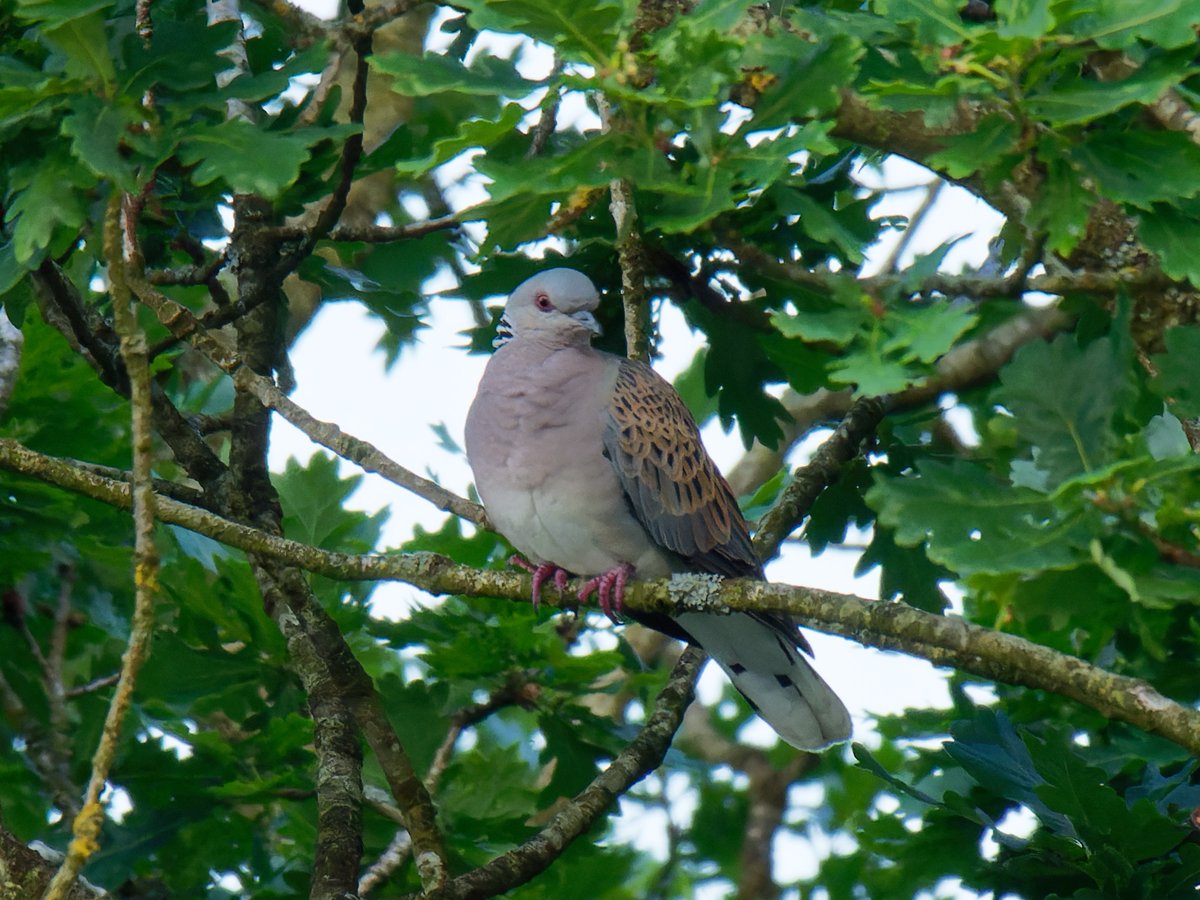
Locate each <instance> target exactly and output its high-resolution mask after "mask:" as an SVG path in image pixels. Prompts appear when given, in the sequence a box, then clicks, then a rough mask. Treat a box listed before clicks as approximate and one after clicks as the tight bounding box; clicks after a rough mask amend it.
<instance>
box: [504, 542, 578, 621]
mask: <svg viewBox="0 0 1200 900" xmlns="http://www.w3.org/2000/svg"><path fill="white" fill-rule="evenodd" d="M508 564H509V565H510V566H517V567H518V568H521V569H524V570H525V571H526V572H529V573H531V574H532V575H533V597H532V600H533V609H534V612H536V611H537V608H538V607H539V606H541V605H542V585H543V584H545V582H546V579H547V578H553V580H554V586H555V587H556V588H558V592H559V594H561V593H562V592H563V591H564V590H566V588H567V579H568V578H569V577H570V574H571V573H569V572H568V571H567V570H566V569H563V568H560V567H559V566H556V565H555V564H554V563H538V564H537V565H534V564H533V563H531V562H530V561H529V560H527V559H526V558H525V557H523V556H517V555H516V554H513V555H512V556H510V557H509V558H508Z"/></svg>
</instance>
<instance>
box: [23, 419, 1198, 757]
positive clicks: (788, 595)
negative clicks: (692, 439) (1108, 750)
mask: <svg viewBox="0 0 1200 900" xmlns="http://www.w3.org/2000/svg"><path fill="white" fill-rule="evenodd" d="M0 468H4V469H8V470H10V471H13V472H18V473H21V474H24V475H29V476H31V477H34V478H37V479H39V480H41V481H45V482H48V483H50V484H56V485H58V486H59V487H63V488H66V489H67V490H71V491H74V492H76V493H80V494H85V495H87V496H89V497H93V498H95V499H97V500H101V501H103V502H105V503H108V504H110V505H112V506H117V507H121V508H125V509H127V508H128V507H129V486H128V485H127V484H125V483H123V482H119V481H113V480H111V479H106V478H101V477H100V476H97V475H94V474H92V473H89V472H84V471H82V470H80V469H78V468H76V467H74V466H72V465H70V464H69V463H66V462H64V461H63V460H59V459H55V458H54V457H49V456H44V455H42V454H40V453H35V452H34V451H31V450H28V449H26V448H25V447H22V446H21V445H20V444H19V443H17V442H16V441H13V440H11V439H0ZM157 512H158V515H159V518H160V519H161V520H162V521H164V522H169V523H171V524H175V525H181V526H182V527H184V528H188V529H190V530H192V531H196V532H198V533H200V534H204V535H206V536H208V537H211V538H213V539H214V540H217V541H221V542H222V543H225V544H228V545H230V546H233V547H238V548H240V549H243V550H246V551H249V552H255V553H261V554H262V555H264V556H271V557H274V558H277V559H280V560H285V561H287V562H288V563H290V564H291V565H294V566H297V567H299V568H302V569H305V570H307V571H310V572H316V573H318V574H321V575H326V576H328V577H330V578H337V579H343V580H347V581H384V580H394V581H403V582H405V583H407V584H411V585H413V586H414V587H418V588H420V589H422V590H424V591H428V592H429V593H432V594H460V595H463V596H473V597H506V598H508V599H511V600H528V598H529V591H530V579H529V576H528V575H525V574H517V573H512V572H499V571H490V570H484V571H481V570H478V569H472V568H469V567H467V566H460V565H457V564H455V563H454V561H453V560H451V559H449V558H447V557H445V556H441V555H439V554H435V553H412V554H396V555H366V556H353V555H350V554H345V553H332V552H329V551H325V550H320V549H318V548H316V547H310V546H308V545H305V544H301V543H299V542H297V541H290V540H287V539H286V538H280V537H275V536H272V535H269V534H266V533H264V532H262V531H260V530H258V529H255V528H251V527H249V526H246V525H242V524H239V523H237V522H231V521H229V520H228V519H222V518H221V517H220V516H216V515H214V514H213V513H210V512H207V511H206V510H202V509H197V508H195V507H190V506H187V505H186V504H183V503H179V502H177V501H174V500H168V499H166V498H159V500H158V503H157ZM576 587H578V585H576ZM695 588H696V585H695V580H694V579H692V580H691V581H686V580H685V581H682V582H679V581H674V580H671V581H657V582H636V583H630V584H629V585H627V586H626V590H625V605H626V607H627V608H628V609H630V610H634V611H638V612H666V613H677V612H679V611H681V610H692V611H697V610H699V611H705V612H713V613H720V612H722V611H724V610H732V611H756V612H761V611H770V612H778V613H785V614H788V615H792V616H795V617H796V618H797V619H798V620H800V621H802V622H803V623H804V624H805V625H806V626H807V627H809V628H813V629H815V630H817V631H824V632H826V633H828V634H836V635H841V636H842V637H848V638H850V639H852V640H855V641H857V642H859V643H861V644H866V645H867V646H871V647H879V648H881V649H885V650H899V651H902V652H904V653H908V654H909V655H911V656H917V657H920V658H923V659H928V660H930V661H931V662H934V663H936V664H938V665H945V666H952V667H954V668H957V669H959V670H961V671H964V672H969V673H972V674H975V675H980V676H983V677H985V678H988V679H991V680H995V681H1002V682H1005V683H1008V684H1016V685H1024V686H1026V687H1033V688H1041V689H1044V690H1049V691H1054V692H1055V693H1057V694H1060V695H1062V696H1064V697H1067V698H1069V699H1071V700H1075V701H1077V702H1079V703H1081V704H1083V705H1085V706H1088V707H1091V708H1092V709H1095V710H1097V711H1099V712H1100V713H1102V714H1103V715H1105V716H1107V717H1109V718H1112V719H1117V720H1120V721H1123V722H1128V723H1130V724H1131V725H1134V726H1136V727H1138V728H1141V729H1142V730H1144V731H1148V732H1152V733H1155V734H1160V735H1162V736H1163V737H1165V738H1167V739H1168V740H1170V741H1173V742H1174V743H1176V744H1178V745H1179V746H1181V747H1184V748H1185V749H1187V750H1188V751H1189V752H1192V753H1195V754H1200V710H1195V709H1191V708H1189V707H1186V706H1183V705H1181V704H1179V703H1176V702H1174V701H1172V700H1169V699H1167V698H1166V697H1164V696H1162V695H1161V694H1159V693H1158V692H1157V691H1156V690H1155V689H1154V688H1153V687H1152V686H1151V685H1149V684H1147V683H1146V682H1144V681H1142V680H1140V679H1137V678H1129V677H1127V676H1123V675H1115V674H1112V673H1110V672H1106V671H1104V670H1103V669H1100V668H1099V667H1097V666H1094V665H1091V664H1090V663H1087V662H1085V661H1083V660H1081V659H1078V658H1077V657H1074V656H1070V655H1068V654H1065V653H1060V652H1059V651H1057V650H1053V649H1051V648H1049V647H1043V646H1041V645H1039V644H1034V643H1032V642H1031V641H1028V640H1025V639H1024V638H1021V637H1017V636H1016V635H1011V634H1005V633H1003V632H999V631H994V630H992V629H990V628H984V627H982V626H980V625H974V624H971V623H970V622H967V621H965V620H963V619H960V618H956V617H953V616H941V615H935V614H933V613H927V612H923V611H921V610H918V609H914V608H913V607H910V606H908V605H907V604H904V603H899V602H883V601H868V600H863V599H861V598H859V597H855V596H852V595H849V594H838V593H834V592H832V591H821V590H817V589H815V588H804V587H795V586H791V585H784V584H768V583H765V582H758V581H742V580H729V581H723V582H720V583H719V584H718V583H716V582H714V583H712V589H711V591H709V592H708V593H707V594H706V595H705V596H704V597H699V598H698V597H696V596H694V594H695ZM567 596H572V595H571V594H570V592H569V591H568V595H567ZM543 602H546V603H549V604H551V605H560V603H561V605H563V606H568V605H570V603H571V602H572V601H570V600H564V601H556V600H555V599H554V598H553V597H546V598H543Z"/></svg>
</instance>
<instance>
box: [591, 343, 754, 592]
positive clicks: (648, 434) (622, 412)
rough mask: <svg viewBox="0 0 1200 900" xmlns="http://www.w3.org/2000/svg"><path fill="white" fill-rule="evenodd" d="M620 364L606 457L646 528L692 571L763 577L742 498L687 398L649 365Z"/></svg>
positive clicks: (611, 402)
mask: <svg viewBox="0 0 1200 900" xmlns="http://www.w3.org/2000/svg"><path fill="white" fill-rule="evenodd" d="M617 365H618V371H617V378H616V382H615V384H614V385H613V391H612V396H611V398H610V400H609V404H608V419H607V421H606V423H605V429H604V455H605V456H606V457H608V459H609V461H610V462H611V463H612V466H613V468H614V469H615V470H616V473H617V477H618V479H619V480H620V482H621V487H622V489H623V490H624V491H625V495H626V497H627V498H628V500H629V504H630V506H631V508H632V509H633V513H634V515H635V516H636V517H637V519H638V521H639V522H641V524H642V527H643V528H645V529H646V531H647V532H648V533H649V535H650V537H651V538H652V539H653V540H654V542H655V543H656V544H658V545H659V546H660V547H663V548H664V549H666V550H669V551H670V552H671V553H673V554H675V555H676V556H678V557H679V558H680V559H681V560H682V561H683V562H684V564H685V565H684V567H685V568H686V569H688V570H690V571H694V572H712V573H715V574H718V575H729V576H733V577H739V576H749V577H755V576H757V577H762V567H761V566H760V565H759V562H758V558H757V557H756V556H755V555H754V547H753V545H752V544H751V543H750V532H749V530H748V529H747V527H746V521H745V519H743V518H742V513H741V510H739V509H738V505H737V499H736V498H735V497H734V495H733V490H732V489H731V488H730V487H729V484H728V483H727V482H726V481H725V479H724V478H723V477H722V476H721V473H720V472H719V471H717V467H716V465H714V464H713V461H712V459H710V458H709V456H708V453H707V451H705V449H704V444H703V443H701V441H700V431H699V429H698V428H697V427H696V422H695V420H694V419H693V418H692V414H691V413H690V412H689V411H688V408H687V406H686V405H685V404H684V402H683V399H682V398H681V397H680V396H679V394H678V393H676V391H675V389H674V388H673V387H671V385H670V384H668V383H667V382H666V381H664V380H663V379H662V377H660V376H659V375H658V373H656V372H655V371H654V370H653V369H651V368H650V367H649V366H647V365H644V364H642V363H639V362H636V361H633V360H620V361H619V362H618V363H617Z"/></svg>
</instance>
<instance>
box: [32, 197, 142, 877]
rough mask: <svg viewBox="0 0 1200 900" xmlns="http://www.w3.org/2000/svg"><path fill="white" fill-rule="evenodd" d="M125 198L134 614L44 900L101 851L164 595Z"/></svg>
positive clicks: (122, 289) (108, 249)
mask: <svg viewBox="0 0 1200 900" xmlns="http://www.w3.org/2000/svg"><path fill="white" fill-rule="evenodd" d="M123 206H125V204H124V203H123V198H122V196H121V195H120V194H114V195H113V199H112V200H111V201H110V202H109V205H108V211H107V213H106V215H105V220H104V249H105V256H106V258H107V262H108V272H109V280H110V282H111V290H112V300H113V317H114V320H115V323H116V327H117V333H118V334H119V335H120V349H121V358H122V360H123V361H124V363H125V370H126V372H128V374H129V385H130V401H131V442H132V445H133V446H132V449H133V479H132V485H131V506H132V510H133V525H134V577H133V584H134V609H133V621H132V624H131V626H130V633H129V643H128V645H127V646H126V649H125V654H124V656H123V657H122V660H121V676H120V678H119V680H118V682H117V689H116V691H115V692H114V693H113V697H112V700H111V701H110V703H109V706H108V714H107V715H106V716H105V720H104V729H103V731H102V732H101V735H100V741H99V743H98V744H97V746H96V753H95V755H94V756H93V758H92V774H91V778H90V779H89V780H88V786H87V790H86V792H85V793H84V801H83V807H82V809H81V810H80V813H79V815H77V816H76V817H75V821H74V824H73V828H72V831H73V837H72V839H71V843H70V845H69V846H68V848H67V855H66V857H65V858H64V859H63V862H62V865H61V866H60V867H59V869H58V871H57V872H56V873H55V874H54V878H53V879H52V880H51V882H50V886H49V887H48V888H47V890H46V900H63V898H65V897H66V896H67V894H68V893H69V891H70V889H71V886H72V885H73V884H74V882H75V879H76V877H77V876H78V875H79V871H80V869H82V868H83V865H84V863H86V862H87V860H88V858H89V857H91V856H92V854H94V853H95V852H96V851H97V850H98V849H99V846H100V845H99V843H98V838H99V836H100V828H101V826H102V825H103V823H104V807H102V806H101V805H100V792H101V791H102V790H103V789H104V784H105V782H106V781H107V780H108V772H109V769H110V768H111V767H112V763H113V759H114V757H115V756H116V751H117V740H118V737H119V735H120V731H121V723H122V722H123V721H124V719H125V714H126V712H127V711H128V709H129V704H130V700H131V699H132V696H133V689H134V685H135V684H136V683H137V675H138V672H139V670H140V669H141V667H142V663H143V662H145V660H146V657H147V656H148V655H149V652H150V638H151V635H152V634H153V630H154V598H155V595H156V594H157V593H158V561H159V560H158V548H157V547H156V546H155V543H154V525H155V509H154V487H153V483H152V480H151V475H150V469H151V450H152V439H151V433H152V428H153V426H152V423H151V417H152V412H151V399H150V367H149V359H148V357H147V354H146V338H145V335H144V334H143V333H142V331H141V329H140V328H139V327H138V324H137V319H136V317H135V316H134V314H133V309H132V303H131V295H130V291H129V287H128V285H127V284H126V283H125V277H124V275H125V251H124V242H123V240H122V232H121V219H122V214H123V212H124V211H125V210H123Z"/></svg>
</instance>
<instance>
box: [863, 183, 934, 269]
mask: <svg viewBox="0 0 1200 900" xmlns="http://www.w3.org/2000/svg"><path fill="white" fill-rule="evenodd" d="M945 186H946V182H945V181H943V180H942V179H940V178H937V179H935V180H933V181H931V182H930V183H929V184H927V185H926V186H925V196H924V197H923V198H922V200H921V202H920V204H919V205H918V206H917V208H916V209H915V210H914V211H913V214H912V215H911V216H909V218H908V227H907V228H905V229H904V232H903V233H902V234H901V235H900V240H898V241H896V246H895V247H893V248H892V252H891V253H889V254H888V257H887V259H886V260H884V263H883V265H882V266H880V267H879V271H881V272H896V271H897V270H898V269H899V267H900V257H902V256H903V255H904V251H905V250H907V249H908V248H909V246H911V245H912V242H913V239H914V238H915V237H916V236H917V231H918V229H920V227H921V223H922V222H924V221H925V219H926V218H927V217H928V216H929V213H930V211H931V210H932V209H933V205H934V204H935V203H937V199H938V197H939V196H941V193H942V189H943V188H944V187H945Z"/></svg>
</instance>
